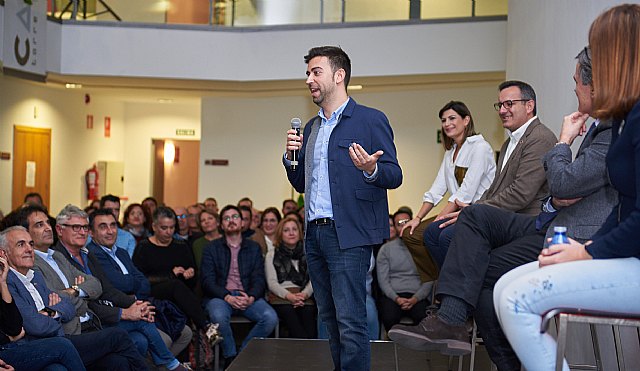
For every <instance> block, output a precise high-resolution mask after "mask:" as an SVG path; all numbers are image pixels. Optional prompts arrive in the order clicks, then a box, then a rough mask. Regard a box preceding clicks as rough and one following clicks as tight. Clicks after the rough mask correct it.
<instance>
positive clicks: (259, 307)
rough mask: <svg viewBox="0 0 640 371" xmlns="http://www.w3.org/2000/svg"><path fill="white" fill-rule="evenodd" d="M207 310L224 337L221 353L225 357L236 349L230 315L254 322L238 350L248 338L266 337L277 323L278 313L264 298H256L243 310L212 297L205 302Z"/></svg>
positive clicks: (245, 343)
mask: <svg viewBox="0 0 640 371" xmlns="http://www.w3.org/2000/svg"><path fill="white" fill-rule="evenodd" d="M206 306H207V312H209V318H211V321H212V322H214V323H217V324H218V325H219V327H218V330H219V331H220V335H222V337H223V338H224V340H222V355H223V356H224V357H225V358H228V357H234V356H235V355H236V354H237V353H238V352H237V350H236V340H235V338H234V337H233V331H232V330H231V316H244V317H246V318H248V319H250V320H251V321H253V322H255V323H256V324H255V325H254V326H253V328H252V329H251V331H249V334H248V335H247V337H246V338H245V339H244V341H243V342H242V345H241V347H240V351H242V349H244V347H245V346H246V345H247V343H248V342H249V340H251V339H253V338H254V337H262V338H264V337H267V336H269V334H271V333H272V332H273V330H274V329H275V328H276V326H277V325H278V315H277V314H276V311H275V310H274V309H273V308H272V307H271V306H270V305H269V303H267V302H266V301H265V300H264V299H256V301H255V302H253V304H251V306H250V307H248V308H247V309H245V310H239V309H233V307H231V305H229V303H227V302H226V301H224V300H222V299H218V298H214V299H211V300H209V301H208V302H207V304H206Z"/></svg>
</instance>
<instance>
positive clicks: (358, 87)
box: [347, 85, 362, 90]
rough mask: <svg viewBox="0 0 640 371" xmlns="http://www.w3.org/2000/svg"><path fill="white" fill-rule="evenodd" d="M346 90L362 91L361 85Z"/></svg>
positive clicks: (350, 86) (351, 86)
mask: <svg viewBox="0 0 640 371" xmlns="http://www.w3.org/2000/svg"><path fill="white" fill-rule="evenodd" d="M347 90H362V85H349V86H347Z"/></svg>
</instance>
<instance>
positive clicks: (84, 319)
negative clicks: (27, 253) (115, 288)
mask: <svg viewBox="0 0 640 371" xmlns="http://www.w3.org/2000/svg"><path fill="white" fill-rule="evenodd" d="M20 219H21V220H20V223H21V224H22V226H23V227H25V228H26V229H27V231H29V234H30V235H31V238H32V239H33V243H34V246H33V247H34V252H35V265H34V267H33V270H34V271H39V272H40V273H42V275H43V276H44V278H45V281H46V283H47V287H49V289H50V290H51V291H53V292H55V293H57V294H58V295H61V296H64V297H67V298H68V299H69V300H70V301H71V302H72V303H73V305H74V306H75V309H76V316H75V317H74V318H73V319H72V320H71V321H69V322H66V323H63V324H62V328H63V330H64V333H65V334H67V335H78V334H80V333H82V332H83V331H82V330H83V329H84V332H87V331H89V330H90V329H95V328H94V327H95V326H96V321H97V317H96V316H95V314H94V313H93V312H91V311H90V310H89V307H88V306H87V300H96V299H97V298H99V297H100V295H101V294H102V285H101V284H100V281H98V280H97V279H96V278H95V277H93V276H91V275H87V274H84V273H83V272H80V271H79V270H77V269H76V268H74V267H73V266H72V265H71V264H70V263H69V262H68V261H67V259H66V258H65V257H64V256H62V254H61V253H59V252H57V251H55V250H52V249H50V248H49V247H51V245H53V229H52V228H51V225H50V224H49V216H48V215H47V214H46V213H45V211H44V209H41V208H40V207H38V206H27V207H26V208H24V209H22V210H21V211H20ZM47 260H50V261H53V262H55V264H50V263H48V262H47ZM54 267H55V268H54ZM56 269H57V270H59V271H60V273H61V274H59V273H58V272H56ZM63 277H64V280H65V281H66V282H63Z"/></svg>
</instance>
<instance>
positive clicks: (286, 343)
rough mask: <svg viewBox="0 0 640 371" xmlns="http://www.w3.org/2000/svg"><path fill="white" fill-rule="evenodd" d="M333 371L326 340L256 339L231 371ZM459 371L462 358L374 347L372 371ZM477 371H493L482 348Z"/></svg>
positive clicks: (375, 344) (389, 344)
mask: <svg viewBox="0 0 640 371" xmlns="http://www.w3.org/2000/svg"><path fill="white" fill-rule="evenodd" d="M332 369H333V363H332V362H331V355H330V354H329V343H328V342H327V341H326V340H299V339H253V340H251V342H249V344H248V345H247V347H246V348H245V349H244V350H243V351H242V353H241V354H239V355H238V357H237V358H236V359H235V361H234V362H233V364H232V365H231V367H230V368H229V369H228V370H229V371H248V370H265V371H266V370H270V371H330V370H332ZM450 369H451V370H457V369H458V357H454V358H452V359H451V360H450V359H449V357H447V356H443V355H440V354H439V353H435V352H432V353H427V352H416V351H413V350H409V349H405V348H402V347H399V346H395V344H394V343H393V342H388V341H376V342H372V343H371V370H372V371H422V370H424V371H427V370H433V371H446V370H450ZM462 369H463V370H468V369H469V356H466V357H464V358H463V368H462ZM475 370H478V371H485V370H486V371H488V370H490V362H489V357H488V356H487V352H486V351H485V349H484V348H483V347H482V346H480V347H478V348H477V351H476V361H475Z"/></svg>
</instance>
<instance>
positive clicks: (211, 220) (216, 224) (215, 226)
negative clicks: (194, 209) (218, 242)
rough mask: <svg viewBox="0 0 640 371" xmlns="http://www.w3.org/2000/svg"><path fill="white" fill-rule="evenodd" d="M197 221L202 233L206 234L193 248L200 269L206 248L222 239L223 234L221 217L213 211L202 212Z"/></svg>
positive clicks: (194, 243)
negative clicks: (214, 241) (210, 243)
mask: <svg viewBox="0 0 640 371" xmlns="http://www.w3.org/2000/svg"><path fill="white" fill-rule="evenodd" d="M196 221H197V222H198V227H199V228H200V229H201V230H202V233H204V236H202V237H200V238H198V239H197V240H195V241H194V242H193V246H192V250H193V258H194V259H195V262H196V267H198V269H200V264H201V263H202V252H203V251H204V247H205V246H206V245H207V244H208V243H209V242H210V241H213V240H215V239H218V238H220V237H222V233H220V215H218V214H217V213H215V212H213V211H211V209H205V210H204V211H202V212H200V214H198V218H197V219H196Z"/></svg>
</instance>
